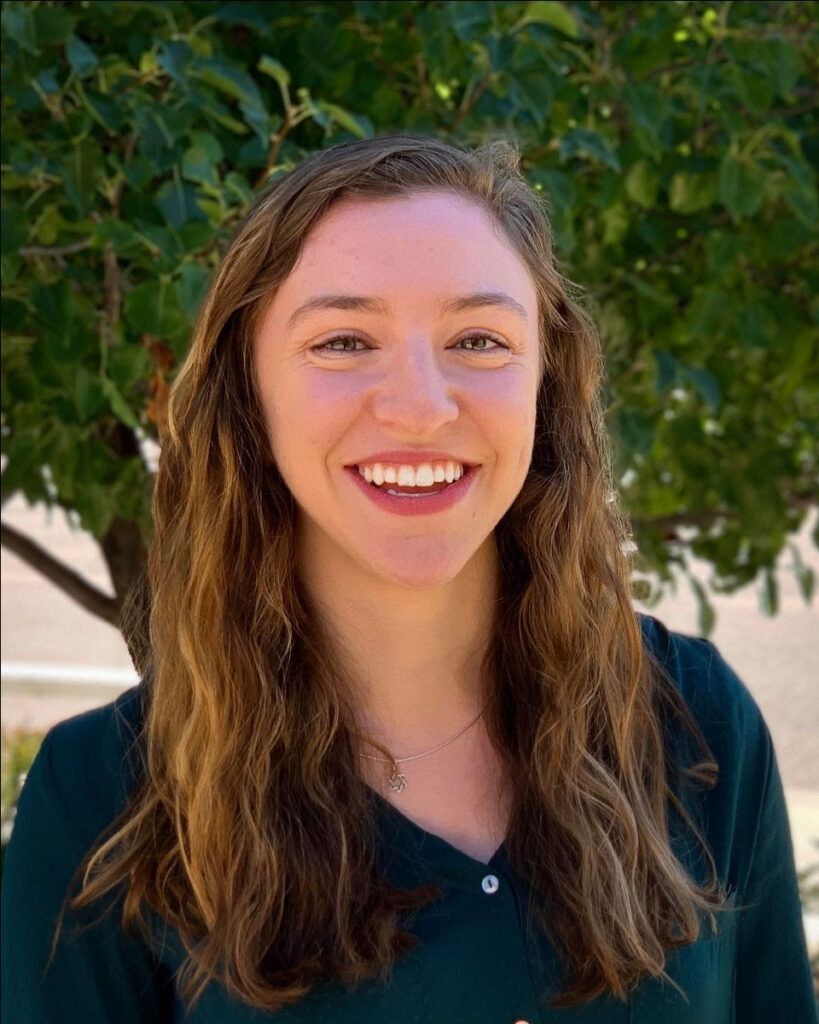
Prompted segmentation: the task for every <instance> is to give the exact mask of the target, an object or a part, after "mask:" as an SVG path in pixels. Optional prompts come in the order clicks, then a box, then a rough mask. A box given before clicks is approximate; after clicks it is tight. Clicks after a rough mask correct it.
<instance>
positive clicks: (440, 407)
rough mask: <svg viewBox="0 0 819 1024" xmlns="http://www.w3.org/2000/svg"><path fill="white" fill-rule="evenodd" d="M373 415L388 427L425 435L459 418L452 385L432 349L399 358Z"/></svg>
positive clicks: (419, 348) (419, 349)
mask: <svg viewBox="0 0 819 1024" xmlns="http://www.w3.org/2000/svg"><path fill="white" fill-rule="evenodd" d="M373 414H374V416H375V417H376V419H377V420H378V421H379V422H380V423H383V424H384V425H385V426H392V427H395V428H401V429H404V430H406V431H407V432H410V433H413V434H417V435H422V434H431V433H433V432H434V431H435V430H436V429H437V428H439V427H442V426H444V425H445V424H447V423H451V422H452V421H453V420H455V419H457V417H458V403H457V402H456V400H455V398H454V396H453V395H452V391H451V381H450V380H449V379H448V377H447V375H446V372H445V370H444V368H443V367H442V366H440V365H439V363H438V360H437V358H436V356H435V353H434V352H433V351H431V347H429V346H420V345H419V346H417V347H416V348H414V349H413V351H412V352H410V353H409V354H402V355H400V356H398V357H397V358H396V360H395V362H394V364H393V365H392V366H391V367H390V368H389V370H388V371H386V372H385V374H384V377H383V378H382V379H381V381H380V382H379V385H378V388H377V394H376V396H375V399H374V402H373Z"/></svg>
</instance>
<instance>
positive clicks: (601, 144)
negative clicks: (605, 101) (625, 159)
mask: <svg viewBox="0 0 819 1024" xmlns="http://www.w3.org/2000/svg"><path fill="white" fill-rule="evenodd" d="M573 156H580V157H585V158H587V159H591V160H597V161H598V162H599V163H601V164H604V165H605V166H606V167H609V168H611V170H613V171H619V170H620V160H619V159H618V157H617V154H616V153H615V152H614V149H613V148H612V145H611V143H610V142H609V140H608V139H607V138H606V137H605V136H604V135H601V134H600V133H599V132H592V131H587V130H586V129H585V128H571V129H569V131H568V132H566V134H565V135H564V136H563V138H562V139H561V140H560V159H561V161H562V162H563V163H565V162H566V161H567V160H569V159H570V158H571V157H573Z"/></svg>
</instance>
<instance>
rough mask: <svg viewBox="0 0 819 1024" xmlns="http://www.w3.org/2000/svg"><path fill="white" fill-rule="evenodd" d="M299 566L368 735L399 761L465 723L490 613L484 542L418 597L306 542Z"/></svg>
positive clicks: (492, 582) (492, 558)
mask: <svg viewBox="0 0 819 1024" xmlns="http://www.w3.org/2000/svg"><path fill="white" fill-rule="evenodd" d="M300 564H301V566H302V574H303V582H304V584H305V586H306V589H307V593H308V595H309V598H310V601H311V603H312V604H313V606H314V608H315V610H316V611H317V612H318V614H320V615H321V619H322V624H323V626H324V628H325V629H326V631H327V633H328V635H329V636H330V637H331V639H332V641H333V642H334V643H336V644H337V646H338V656H339V659H340V661H341V663H342V665H343V666H344V667H345V668H346V669H347V670H348V673H349V675H350V678H351V679H352V681H353V683H354V686H355V692H354V693H353V694H352V697H353V702H354V705H355V707H356V713H357V716H358V720H359V725H360V727H361V728H362V729H363V730H364V731H365V732H366V733H367V734H368V735H370V736H372V737H374V738H377V739H379V740H381V741H382V742H384V743H385V744H386V745H387V746H388V748H389V749H390V750H392V751H393V752H394V753H395V755H396V756H401V755H402V754H404V753H414V752H415V750H416V749H420V748H423V746H424V745H425V744H434V743H436V742H439V741H441V740H443V739H447V738H448V737H449V736H450V735H452V734H454V733H455V732H457V731H458V729H460V728H461V727H463V726H464V725H466V724H467V723H468V722H469V721H471V719H472V718H473V717H474V716H475V715H476V714H477V712H478V711H479V710H480V708H481V706H482V703H483V687H482V675H481V667H482V660H483V656H484V653H485V651H486V649H487V644H488V642H489V639H490V638H491V635H492V623H493V619H494V616H495V614H496V595H497V593H498V560H497V549H496V547H495V544H494V539H493V538H492V537H490V538H489V539H488V541H487V543H486V544H485V545H484V546H483V547H482V548H481V549H480V550H479V551H478V552H477V553H476V555H475V557H474V558H473V559H472V560H471V561H470V563H469V564H468V565H467V566H465V568H464V569H463V570H462V572H461V573H459V575H458V576H457V577H456V578H454V579H452V580H451V581H449V582H448V583H447V584H446V585H444V586H442V587H439V588H435V589H429V590H423V591H419V590H409V589H407V588H402V587H400V586H395V585H393V584H391V583H389V582H387V581H383V580H380V579H378V578H377V577H375V576H374V575H372V574H371V573H367V572H366V571H365V570H364V569H362V567H360V566H358V565H355V564H352V563H351V562H350V561H349V560H348V559H346V558H344V557H343V555H342V554H341V553H340V552H338V550H337V549H335V550H323V549H322V550H320V551H318V550H313V551H311V550H310V545H309V544H308V545H306V546H305V549H303V550H302V551H301V559H300Z"/></svg>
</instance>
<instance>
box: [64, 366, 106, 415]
mask: <svg viewBox="0 0 819 1024" xmlns="http://www.w3.org/2000/svg"><path fill="white" fill-rule="evenodd" d="M71 400H72V402H73V404H74V408H75V409H76V412H77V416H78V418H79V422H80V423H82V424H86V423H89V422H90V421H91V420H93V419H95V418H96V417H98V416H99V414H100V412H101V410H102V409H103V407H104V405H105V401H104V397H103V393H102V388H101V386H100V380H99V377H97V376H96V375H95V374H93V373H91V372H89V371H88V370H87V369H86V368H85V367H84V366H77V367H75V368H74V374H73V387H72V389H71Z"/></svg>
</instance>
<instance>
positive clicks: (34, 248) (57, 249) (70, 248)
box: [17, 238, 93, 256]
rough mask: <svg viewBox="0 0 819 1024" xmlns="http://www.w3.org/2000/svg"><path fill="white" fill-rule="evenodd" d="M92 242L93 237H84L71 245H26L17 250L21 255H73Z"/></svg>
mask: <svg viewBox="0 0 819 1024" xmlns="http://www.w3.org/2000/svg"><path fill="white" fill-rule="evenodd" d="M92 242H93V239H91V238H82V239H80V241H79V242H72V243H71V244H70V245H24V246H23V247H22V249H18V250H17V251H18V252H19V253H20V255H21V256H71V255H73V253H75V252H82V251H83V249H88V248H90V247H91V244H92Z"/></svg>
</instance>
